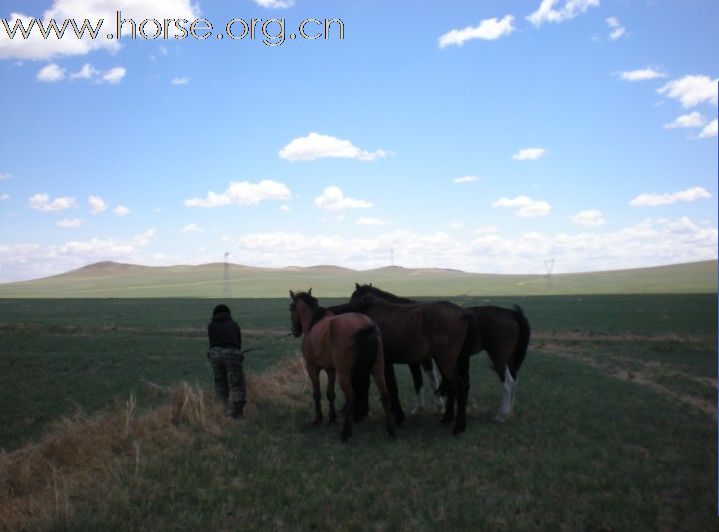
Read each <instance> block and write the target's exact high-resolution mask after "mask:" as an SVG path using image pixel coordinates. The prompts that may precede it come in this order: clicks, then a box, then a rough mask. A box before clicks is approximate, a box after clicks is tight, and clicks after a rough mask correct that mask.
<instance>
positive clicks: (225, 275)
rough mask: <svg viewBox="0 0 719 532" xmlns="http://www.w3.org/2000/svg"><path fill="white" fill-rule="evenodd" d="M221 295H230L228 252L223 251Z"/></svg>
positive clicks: (226, 296)
mask: <svg viewBox="0 0 719 532" xmlns="http://www.w3.org/2000/svg"><path fill="white" fill-rule="evenodd" d="M222 297H224V298H225V299H227V298H229V297H230V252H229V251H226V252H225V267H224V269H223V272H222Z"/></svg>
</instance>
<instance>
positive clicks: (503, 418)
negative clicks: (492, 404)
mask: <svg viewBox="0 0 719 532" xmlns="http://www.w3.org/2000/svg"><path fill="white" fill-rule="evenodd" d="M507 419H509V417H508V416H503V415H501V414H497V417H495V418H494V421H495V422H496V423H500V424H503V423H506V421H507Z"/></svg>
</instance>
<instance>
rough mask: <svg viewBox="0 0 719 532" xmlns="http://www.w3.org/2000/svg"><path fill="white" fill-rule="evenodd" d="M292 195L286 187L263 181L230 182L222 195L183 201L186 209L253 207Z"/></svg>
mask: <svg viewBox="0 0 719 532" xmlns="http://www.w3.org/2000/svg"><path fill="white" fill-rule="evenodd" d="M289 199H292V193H291V192H290V189H289V188H287V185H285V184H284V183H278V182H277V181H272V180H269V179H265V180H263V181H260V182H259V183H250V182H249V181H231V182H230V185H229V186H228V187H227V189H226V190H225V191H224V192H223V193H222V194H216V193H215V192H213V191H209V192H208V193H207V198H205V199H201V198H192V199H188V200H185V202H184V203H185V206H187V207H222V206H225V205H238V206H241V207H242V206H254V205H259V204H260V203H261V202H263V201H265V200H289Z"/></svg>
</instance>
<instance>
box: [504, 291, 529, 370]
mask: <svg viewBox="0 0 719 532" xmlns="http://www.w3.org/2000/svg"><path fill="white" fill-rule="evenodd" d="M514 319H515V320H517V324H518V325H519V343H518V344H517V348H516V350H515V351H514V354H513V356H512V360H510V361H509V364H508V366H509V371H510V373H511V374H512V378H513V379H516V378H517V372H518V371H519V368H520V367H521V366H522V362H524V358H525V357H526V356H527V347H528V346H529V337H530V334H531V329H530V327H529V321H527V318H526V316H525V315H524V311H523V310H522V307H520V306H519V305H514Z"/></svg>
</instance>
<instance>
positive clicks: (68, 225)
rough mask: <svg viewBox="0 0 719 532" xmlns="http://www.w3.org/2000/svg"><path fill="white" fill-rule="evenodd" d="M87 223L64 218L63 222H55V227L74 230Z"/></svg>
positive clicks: (78, 219)
mask: <svg viewBox="0 0 719 532" xmlns="http://www.w3.org/2000/svg"><path fill="white" fill-rule="evenodd" d="M84 223H85V220H83V219H82V218H63V219H62V220H58V221H57V222H55V225H57V226H58V227H63V228H65V229H72V228H75V227H80V226H81V225H82V224H84Z"/></svg>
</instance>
